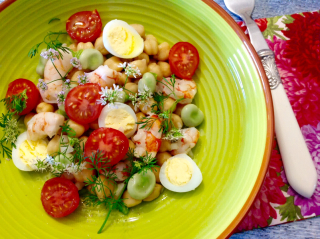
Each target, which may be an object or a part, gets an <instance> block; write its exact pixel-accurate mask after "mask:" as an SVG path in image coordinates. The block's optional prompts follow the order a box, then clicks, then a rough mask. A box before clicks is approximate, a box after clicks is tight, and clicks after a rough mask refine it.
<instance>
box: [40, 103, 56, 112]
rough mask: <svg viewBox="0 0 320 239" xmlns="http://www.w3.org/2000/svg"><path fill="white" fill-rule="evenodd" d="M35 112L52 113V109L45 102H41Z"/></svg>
mask: <svg viewBox="0 0 320 239" xmlns="http://www.w3.org/2000/svg"><path fill="white" fill-rule="evenodd" d="M36 112H37V113H38V114H39V113H41V112H54V107H53V105H51V104H48V103H46V102H41V103H40V104H38V105H37V108H36Z"/></svg>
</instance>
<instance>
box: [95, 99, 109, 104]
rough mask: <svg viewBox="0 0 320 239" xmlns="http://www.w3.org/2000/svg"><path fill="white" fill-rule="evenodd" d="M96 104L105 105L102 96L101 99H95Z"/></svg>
mask: <svg viewBox="0 0 320 239" xmlns="http://www.w3.org/2000/svg"><path fill="white" fill-rule="evenodd" d="M97 104H100V105H106V104H107V102H106V101H105V100H104V98H102V99H99V100H97Z"/></svg>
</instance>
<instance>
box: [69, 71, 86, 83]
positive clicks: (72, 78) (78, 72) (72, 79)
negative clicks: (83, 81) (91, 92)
mask: <svg viewBox="0 0 320 239" xmlns="http://www.w3.org/2000/svg"><path fill="white" fill-rule="evenodd" d="M82 75H84V71H76V72H75V73H74V74H73V76H72V77H71V81H72V84H78V80H79V78H78V76H82ZM76 82H77V83H76Z"/></svg>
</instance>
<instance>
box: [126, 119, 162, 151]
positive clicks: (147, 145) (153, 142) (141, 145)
mask: <svg viewBox="0 0 320 239" xmlns="http://www.w3.org/2000/svg"><path fill="white" fill-rule="evenodd" d="M150 118H154V119H156V120H155V121H154V122H153V124H152V126H151V128H150V129H149V130H146V129H145V128H143V129H142V128H141V126H140V127H139V129H138V132H137V134H136V135H135V136H134V137H133V138H132V141H133V142H134V143H135V144H136V148H135V151H134V153H135V156H136V157H140V156H145V155H146V152H148V154H150V155H151V156H152V157H155V156H156V154H157V152H158V151H159V149H160V146H161V136H162V132H159V130H160V125H161V122H160V120H159V118H158V116H156V115H153V116H151V117H150Z"/></svg>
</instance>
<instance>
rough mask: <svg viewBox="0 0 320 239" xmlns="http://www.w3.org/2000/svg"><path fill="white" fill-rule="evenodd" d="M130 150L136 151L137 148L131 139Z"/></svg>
mask: <svg viewBox="0 0 320 239" xmlns="http://www.w3.org/2000/svg"><path fill="white" fill-rule="evenodd" d="M129 148H130V149H135V148H136V145H135V143H133V142H132V140H131V139H129Z"/></svg>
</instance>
